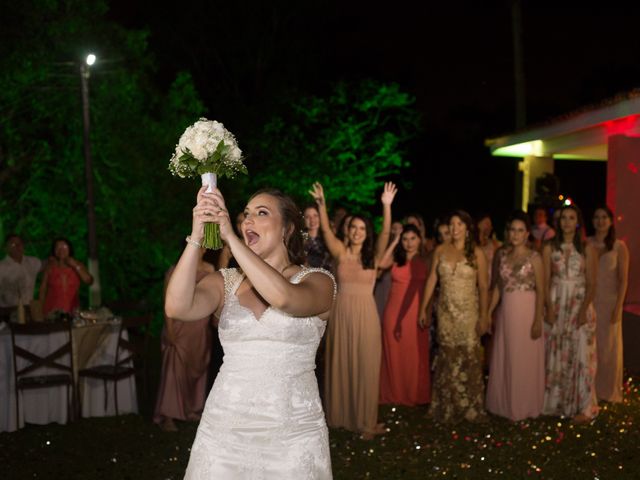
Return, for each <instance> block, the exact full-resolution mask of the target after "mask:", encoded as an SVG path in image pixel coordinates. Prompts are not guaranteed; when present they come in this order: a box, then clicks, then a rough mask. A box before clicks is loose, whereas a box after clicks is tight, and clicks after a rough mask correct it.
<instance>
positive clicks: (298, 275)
mask: <svg viewBox="0 0 640 480" xmlns="http://www.w3.org/2000/svg"><path fill="white" fill-rule="evenodd" d="M311 273H322V274H323V275H326V276H327V277H329V278H330V279H331V283H333V298H334V300H335V298H336V293H337V292H338V287H337V286H336V279H335V277H334V276H333V274H332V273H331V272H329V271H327V270H325V269H324V268H311V267H305V266H302V269H301V270H300V271H299V272H298V273H296V274H295V275H294V276H293V277H291V279H290V282H291V283H300V282H301V281H302V279H304V278H305V277H306V276H307V275H309V274H311Z"/></svg>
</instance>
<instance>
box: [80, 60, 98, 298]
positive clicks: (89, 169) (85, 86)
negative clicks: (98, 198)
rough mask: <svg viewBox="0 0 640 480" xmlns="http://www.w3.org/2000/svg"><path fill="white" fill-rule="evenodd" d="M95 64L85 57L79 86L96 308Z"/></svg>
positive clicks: (93, 295)
mask: <svg viewBox="0 0 640 480" xmlns="http://www.w3.org/2000/svg"><path fill="white" fill-rule="evenodd" d="M95 62H96V56H95V55H94V54H90V55H87V58H86V60H85V61H84V62H82V63H80V84H81V87H82V124H83V133H84V134H83V144H84V172H85V183H86V189H87V231H88V237H89V261H88V262H87V263H88V266H89V273H90V274H91V276H92V277H93V283H92V284H91V287H89V306H91V307H97V306H99V305H100V304H101V303H102V299H101V295H100V275H99V269H98V240H97V237H96V216H95V208H94V206H95V201H94V192H93V160H92V158H91V142H90V136H89V132H90V130H89V125H90V124H89V67H90V66H91V65H93V64H94V63H95Z"/></svg>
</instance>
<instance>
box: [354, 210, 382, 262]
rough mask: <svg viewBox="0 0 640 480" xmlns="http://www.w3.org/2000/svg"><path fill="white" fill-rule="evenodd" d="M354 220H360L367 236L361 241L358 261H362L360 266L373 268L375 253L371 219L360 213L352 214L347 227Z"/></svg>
mask: <svg viewBox="0 0 640 480" xmlns="http://www.w3.org/2000/svg"><path fill="white" fill-rule="evenodd" d="M354 220H362V221H363V222H364V225H365V228H366V231H367V238H365V239H364V242H363V243H362V249H361V250H360V262H361V263H362V268H364V269H371V268H375V266H376V265H375V253H374V251H373V237H374V233H373V225H372V224H371V220H369V219H368V218H367V217H363V216H362V215H353V216H352V217H351V220H349V229H351V225H352V224H353V221H354ZM347 246H348V244H347Z"/></svg>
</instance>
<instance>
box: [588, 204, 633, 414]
mask: <svg viewBox="0 0 640 480" xmlns="http://www.w3.org/2000/svg"><path fill="white" fill-rule="evenodd" d="M593 227H594V228H595V235H594V236H593V237H590V238H589V243H590V244H591V246H593V248H594V249H595V251H596V253H597V256H598V276H597V280H596V296H595V299H594V301H593V305H594V307H595V309H596V346H597V349H598V355H597V356H598V368H597V370H596V396H597V397H598V399H599V400H605V401H607V402H621V401H622V306H623V304H624V297H625V294H626V293H627V285H628V283H629V251H628V249H627V246H626V245H625V244H624V242H622V241H621V240H617V239H616V230H615V226H614V225H613V212H612V211H611V210H610V209H609V207H607V206H601V207H598V208H597V209H596V210H595V212H594V213H593Z"/></svg>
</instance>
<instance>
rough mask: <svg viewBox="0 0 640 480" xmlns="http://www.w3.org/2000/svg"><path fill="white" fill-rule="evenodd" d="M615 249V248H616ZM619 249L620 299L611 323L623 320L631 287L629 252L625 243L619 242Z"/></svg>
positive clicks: (612, 314)
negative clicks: (625, 298)
mask: <svg viewBox="0 0 640 480" xmlns="http://www.w3.org/2000/svg"><path fill="white" fill-rule="evenodd" d="M614 248H615V247H614ZM617 249H618V299H617V301H616V308H615V310H614V311H613V312H612V313H611V323H616V322H619V321H621V320H622V309H623V307H624V297H625V296H626V295H627V288H628V286H629V250H628V249H627V246H626V245H625V243H624V242H617Z"/></svg>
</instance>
